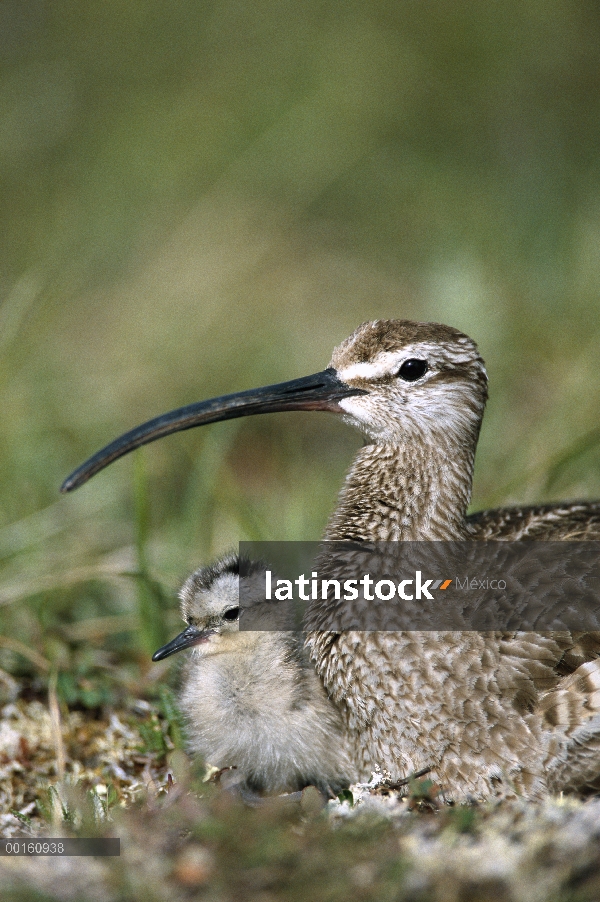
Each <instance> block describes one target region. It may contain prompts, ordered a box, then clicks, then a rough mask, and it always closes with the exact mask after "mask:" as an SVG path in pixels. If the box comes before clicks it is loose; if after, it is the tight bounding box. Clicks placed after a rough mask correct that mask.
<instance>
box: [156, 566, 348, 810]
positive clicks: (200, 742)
mask: <svg viewBox="0 0 600 902" xmlns="http://www.w3.org/2000/svg"><path fill="white" fill-rule="evenodd" d="M241 569H242V573H241V574H240V562H239V559H238V557H237V556H236V555H229V556H227V557H225V558H223V559H222V560H220V561H218V562H217V563H216V564H213V565H212V566H210V567H203V568H201V569H200V570H197V571H196V572H195V573H193V574H192V575H191V576H190V577H189V578H188V579H187V580H186V582H185V583H184V585H183V587H182V589H181V592H180V598H181V614H182V618H183V619H184V620H185V621H186V622H187V624H188V625H187V627H186V629H185V630H184V631H183V632H182V633H180V635H179V636H177V637H176V638H175V639H173V640H172V641H171V642H169V643H168V644H167V645H165V646H164V647H163V648H161V649H159V650H158V651H157V652H156V653H155V655H154V657H153V660H154V661H160V660H162V659H163V658H166V657H168V656H169V655H172V654H174V653H175V652H178V651H181V650H182V649H185V648H192V649H193V650H192V654H191V656H190V659H189V661H188V663H187V667H186V671H185V677H184V681H183V687H182V692H181V710H182V711H183V712H184V715H185V717H186V719H187V721H188V727H189V734H190V748H191V750H192V751H194V752H196V753H197V754H200V755H201V756H202V757H203V758H204V759H205V761H207V762H208V763H210V764H213V765H215V766H216V767H218V768H225V767H234V768H236V777H239V783H240V784H241V788H242V789H248V790H250V791H254V792H271V793H273V792H294V791H296V790H299V789H303V788H304V787H305V786H311V785H312V786H316V787H317V788H318V789H319V790H320V791H321V792H322V793H323V794H324V795H325V796H326V797H327V796H332V795H335V794H337V793H338V792H339V791H340V790H341V789H343V788H345V787H347V786H348V785H349V784H350V783H351V782H353V779H354V777H355V768H354V766H353V765H352V764H351V761H350V757H349V749H348V745H347V741H346V737H345V731H344V727H343V724H342V719H341V716H340V712H339V711H338V709H337V708H336V707H335V706H334V704H333V703H332V702H331V701H330V700H329V699H328V697H327V694H326V692H325V689H324V688H323V684H322V683H321V680H320V679H319V677H318V676H317V674H316V672H315V669H314V666H313V664H312V663H311V662H310V659H309V657H308V652H307V651H306V649H305V648H304V642H303V636H302V633H298V632H291V631H288V630H286V629H285V627H286V625H287V623H286V615H287V614H288V611H287V606H286V605H284V604H280V605H277V603H276V602H273V601H271V602H266V601H265V600H264V598H262V599H261V598H260V596H258V597H257V605H258V608H259V611H258V614H257V612H256V611H255V612H254V615H253V616H254V618H256V617H257V616H258V618H259V621H258V622H260V618H261V616H262V618H263V619H264V623H265V625H266V626H267V629H265V630H261V631H258V630H256V631H249V630H240V628H239V618H240V598H239V581H240V580H242V579H243V580H246V581H249V583H248V590H247V593H245V595H244V599H246V597H247V595H251V592H252V585H251V581H252V578H253V575H255V574H256V575H258V574H262V572H263V569H262V567H261V566H259V565H252V564H251V563H249V562H247V563H246V566H245V567H242V568H241ZM278 607H280V608H282V611H281V612H280V613H281V616H280V617H279V612H278V611H277V608H278ZM261 609H264V610H262V612H261ZM278 617H279V619H278ZM278 625H280V626H281V629H279V630H277V631H274V627H276V626H278Z"/></svg>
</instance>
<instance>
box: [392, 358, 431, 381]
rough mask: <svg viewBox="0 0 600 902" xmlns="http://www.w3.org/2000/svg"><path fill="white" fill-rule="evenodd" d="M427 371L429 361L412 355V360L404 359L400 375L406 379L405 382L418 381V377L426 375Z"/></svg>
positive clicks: (399, 371)
mask: <svg viewBox="0 0 600 902" xmlns="http://www.w3.org/2000/svg"><path fill="white" fill-rule="evenodd" d="M426 372H427V361H426V360H419V359H418V358H417V357H411V358H410V360H405V361H404V363H403V364H402V366H401V367H400V369H399V370H398V375H399V376H400V378H401V379H404V381H405V382H416V381H417V379H420V378H421V376H424V375H425V373H426Z"/></svg>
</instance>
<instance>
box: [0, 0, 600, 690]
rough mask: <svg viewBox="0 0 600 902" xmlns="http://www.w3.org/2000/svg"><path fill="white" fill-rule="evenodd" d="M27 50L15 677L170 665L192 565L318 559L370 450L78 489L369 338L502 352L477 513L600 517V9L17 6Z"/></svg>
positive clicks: (4, 534) (4, 490) (2, 531)
mask: <svg viewBox="0 0 600 902" xmlns="http://www.w3.org/2000/svg"><path fill="white" fill-rule="evenodd" d="M0 54H1V59H2V74H1V88H0V180H1V188H0V190H1V198H2V203H1V205H0V222H1V231H2V238H1V250H0V303H1V306H0V403H1V410H2V429H1V433H0V564H1V566H2V572H1V574H0V632H1V633H2V634H3V635H4V636H5V637H7V636H8V637H12V640H10V641H9V640H6V638H5V639H4V640H3V642H4V647H3V648H0V666H2V667H4V668H5V669H6V670H8V671H12V672H13V673H17V674H18V673H21V674H28V673H29V674H31V673H33V674H38V676H39V678H40V679H41V680H42V681H43V678H44V677H43V669H44V668H43V666H40V664H39V662H38V664H37V665H36V663H35V661H32V660H30V659H28V658H27V657H26V656H24V655H23V654H21V651H23V649H21V651H19V649H18V648H17V647H16V645H15V642H14V638H15V637H18V639H19V640H20V641H22V642H23V643H24V644H25V645H26V646H27V648H28V649H33V650H34V651H35V652H37V653H38V654H41V655H42V656H43V657H44V659H45V661H46V662H49V663H50V664H52V665H53V666H57V667H58V668H60V669H61V670H62V671H63V672H64V673H66V672H70V673H80V674H81V675H82V677H81V679H83V680H84V683H85V680H86V679H87V677H86V674H88V675H89V674H92V676H93V674H94V673H96V672H97V671H98V672H100V670H102V668H105V669H110V668H113V669H114V668H117V669H118V667H119V666H120V665H121V663H122V662H123V661H129V662H130V664H131V662H133V663H134V664H135V667H137V668H141V670H142V671H144V670H145V669H147V666H148V653H149V652H150V651H152V650H153V648H152V646H153V643H157V642H159V641H161V640H162V638H163V637H164V636H166V635H167V634H168V633H169V632H170V631H172V630H173V629H176V628H177V612H176V603H175V600H174V596H173V594H172V591H173V589H174V587H176V586H177V584H178V582H179V580H180V579H181V578H182V577H183V576H185V575H186V574H187V572H189V570H190V569H191V568H193V567H195V566H198V565H199V564H200V563H203V562H206V561H208V560H209V559H210V558H211V557H212V556H214V555H215V554H217V553H219V552H221V551H224V550H226V549H227V548H230V547H232V546H235V544H236V543H237V542H238V540H240V539H248V538H250V539H268V538H271V539H314V538H317V537H318V536H319V535H320V534H321V532H322V530H323V527H324V525H325V522H326V518H327V514H328V512H329V511H330V509H331V507H332V506H333V504H334V501H335V497H336V493H337V491H338V488H339V486H340V484H341V480H342V478H343V474H344V471H345V469H346V467H347V465H348V463H349V461H350V458H351V455H352V453H353V451H354V449H356V448H357V447H358V446H359V444H360V439H359V437H358V436H357V435H353V434H352V433H351V432H350V431H349V430H348V429H347V427H345V426H344V425H343V424H341V423H340V422H337V421H336V420H335V418H333V417H330V416H327V415H323V414H319V415H318V416H316V415H312V414H297V413H294V414H278V415H273V416H270V417H262V418H257V419H256V420H252V419H248V420H240V421H236V422H232V423H223V424H219V425H216V426H213V427H209V428H206V429H204V430H199V431H192V432H188V433H184V434H180V435H178V436H175V437H172V438H170V439H168V440H165V441H163V442H160V443H158V444H156V445H152V446H150V447H149V448H147V449H144V450H143V451H142V452H138V456H137V459H133V458H128V459H125V460H123V461H122V462H120V463H118V464H116V465H115V466H114V467H111V468H109V469H108V470H107V471H106V472H104V473H102V474H101V475H99V476H98V477H96V478H95V479H94V480H93V481H92V482H91V483H89V485H86V486H85V487H84V488H83V489H81V490H80V491H78V492H77V493H75V494H74V495H72V496H68V497H65V498H59V495H58V487H59V485H60V483H61V482H62V480H63V478H64V477H65V476H66V475H67V474H68V473H69V472H70V471H71V470H72V469H73V468H74V467H75V466H76V465H77V464H79V463H80V462H81V461H82V460H83V459H84V458H86V457H87V456H89V455H90V454H91V453H92V452H93V451H95V450H97V449H98V448H99V447H100V446H101V445H103V444H105V443H106V442H107V441H108V440H110V439H112V438H113V437H115V436H116V435H117V434H119V433H120V432H122V431H124V430H126V429H128V428H130V427H131V426H133V425H135V424H137V423H139V422H141V421H143V420H145V419H147V418H149V417H151V416H154V415H155V414H158V413H161V412H163V411H165V410H168V409H170V408H172V407H176V406H179V405H182V404H185V403H188V402H191V401H194V400H199V399H201V398H203V397H209V396H211V395H215V394H222V393H227V392H231V391H236V390H240V389H244V388H248V387H252V386H255V385H260V384H264V383H268V382H274V381H281V380H286V379H290V378H294V377H297V376H301V375H305V374H308V373H311V372H314V371H315V370H318V369H322V368H323V367H324V366H325V365H326V364H327V362H328V360H329V355H330V352H331V349H332V348H333V346H334V345H336V344H337V343H338V342H339V341H340V340H341V339H343V338H344V337H346V335H348V334H349V333H350V332H351V331H352V330H353V329H354V328H355V327H356V326H357V325H358V324H359V323H360V322H362V321H364V320H367V319H374V318H386V317H389V318H412V319H424V320H428V319H432V320H438V321H441V322H445V323H449V324H451V325H453V326H456V327H458V328H460V329H462V330H464V331H466V332H467V333H468V334H470V335H471V336H472V337H473V338H475V339H476V340H477V342H478V343H479V346H480V348H481V351H482V354H483V356H484V358H485V360H486V362H487V364H488V370H489V374H490V380H491V396H490V402H489V406H488V411H487V414H486V419H485V425H484V429H483V433H482V438H481V443H480V450H479V455H478V461H477V472H476V483H475V497H474V507H481V506H484V505H488V504H499V503H504V502H511V501H536V500H544V499H551V498H562V497H590V496H599V495H600V472H599V465H600V430H599V423H598V409H599V400H600V375H599V373H598V360H599V354H598V340H599V337H600V324H599V318H598V297H599V293H600V166H599V162H600V157H599V149H600V11H599V9H598V5H597V4H596V3H593V2H591V0H578V2H574V0H570V2H569V0H563V2H560V0H545V2H543V0H540V2H535V0H534V2H529V3H526V4H523V3H521V2H515V0H503V2H502V3H491V2H487V3H472V2H467V0H453V2H439V0H438V2H427V0H420V2H418V3H417V2H414V0H369V2H365V0H362V2H345V3H332V2H319V0H307V2H304V3H297V2H286V0H253V2H248V0H212V2H202V0H196V2H191V0H170V2H165V0H162V2H158V0H132V2H129V3H126V4H123V3H118V2H115V0H103V2H101V3H90V2H84V0H53V2H49V0H29V2H27V3H24V2H22V0H3V2H1V3H0ZM132 666H133V664H132ZM78 668H79V669H78ZM137 672H138V671H135V673H137ZM161 672H162V671H161ZM127 673H129V675H130V678H131V680H133V682H134V684H135V680H134V678H133V677H131V674H132V673H134V670H131V668H130V670H129V671H127ZM127 673H125V676H124V677H123V678H124V679H125V677H126V676H127ZM36 679H37V677H36ZM90 679H91V678H90ZM86 685H88V684H86ZM89 687H91V688H89ZM88 688H89V693H91V694H90V695H89V696H85V697H83V696H82V697H83V698H84V701H85V698H87V700H88V702H89V703H90V704H92V703H94V699H95V700H96V701H98V696H97V695H94V692H96V688H97V683H96V682H95V681H94V679H91V682H89V685H88ZM69 691H70V690H69V689H68V687H67V686H66V684H64V685H63V692H64V694H65V697H67V698H68V699H69V698H70V699H71V700H73V699H75V698H76V696H77V692H80V690H77V689H76V688H72V693H71V696H69ZM80 695H81V692H80ZM80 700H81V698H80Z"/></svg>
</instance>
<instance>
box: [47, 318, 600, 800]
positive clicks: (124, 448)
mask: <svg viewBox="0 0 600 902" xmlns="http://www.w3.org/2000/svg"><path fill="white" fill-rule="evenodd" d="M486 397H487V376H486V372H485V367H484V364H483V361H482V359H481V357H480V356H479V353H478V351H477V347H476V345H475V343H474V342H473V341H472V340H471V339H470V338H469V337H468V336H466V335H464V334H462V333H461V332H458V331H457V330H456V329H453V328H451V327H449V326H443V325H439V324H435V323H412V322H406V321H381V320H376V321H375V322H370V323H364V324H363V325H362V326H360V327H359V328H358V329H357V330H356V331H355V332H354V333H353V334H352V335H351V336H350V337H349V338H348V339H346V341H344V342H342V344H341V345H340V346H339V347H338V348H336V349H335V351H334V352H333V357H332V360H331V363H330V365H329V367H328V368H327V369H326V370H324V371H323V372H322V373H317V374H316V375H314V376H309V377H307V378H305V379H297V380H294V381H292V382H287V383H282V384H280V385H274V386H268V387H266V388H262V389H256V390H251V391H247V392H241V393H239V394H236V395H229V396H226V397H222V398H216V399H213V400H210V401H205V402H201V403H199V404H192V405H189V406H188V407H184V408H180V409H179V410H176V411H173V412H171V413H169V414H165V415H164V416H161V417H158V418H157V419H155V420H151V421H149V422H148V423H145V424H143V425H142V426H139V427H137V428H136V429H134V430H132V431H131V432H128V433H127V434H125V435H124V436H122V437H120V438H118V439H116V441H114V442H112V443H111V444H110V445H108V446H107V447H106V448H104V449H102V450H101V451H100V452H98V453H97V454H96V455H94V456H93V457H92V458H90V459H89V460H88V461H87V462H86V463H84V464H83V465H82V466H81V467H80V468H79V469H78V470H76V471H75V472H74V473H73V474H72V475H71V476H70V477H69V478H68V479H67V480H66V481H65V483H64V485H63V490H64V491H68V490H70V489H73V488H76V487H77V486H78V485H81V484H82V483H83V482H85V481H86V480H87V479H88V478H89V477H90V476H92V475H93V474H94V473H96V472H98V471H99V470H101V469H102V468H103V467H104V466H106V465H107V464H109V463H110V462H111V461H113V460H116V459H117V458H118V457H121V456H122V455H123V454H125V453H127V452H128V451H130V450H132V449H133V448H136V447H138V446H140V445H143V444H146V443H147V442H150V441H153V440H154V439H156V438H160V437H161V436H163V435H168V434H169V433H171V432H176V431H178V430H181V429H189V428H192V427H193V426H196V425H202V424H204V423H210V422H216V421H217V420H222V419H228V418H231V417H238V416H245V415H248V414H253V413H266V412H269V411H278V410H330V411H334V412H337V413H339V414H342V416H343V418H344V419H345V420H346V421H347V422H349V423H350V424H352V425H354V426H357V427H358V428H359V429H360V430H361V431H362V432H363V434H364V435H365V437H366V444H365V446H364V447H363V448H362V449H361V450H360V451H359V452H358V453H357V455H356V457H355V459H354V461H353V463H352V465H351V467H350V470H349V472H348V475H347V477H346V481H345V484H344V486H343V488H342V491H341V494H340V498H339V502H338V506H337V508H336V510H335V511H334V513H333V515H332V517H331V519H330V521H329V524H328V527H327V531H326V535H325V537H326V538H327V539H336V540H346V539H347V540H354V541H374V540H375V541H397V540H398V541H400V540H422V539H425V540H428V539H432V540H435V539H437V540H444V539H448V540H454V539H465V538H475V539H478V538H479V539H500V540H507V541H510V540H517V539H522V538H529V539H532V538H533V539H546V540H549V539H553V540H563V539H580V538H596V539H598V538H600V502H590V503H575V504H559V505H544V506H539V507H527V508H507V509H502V510H496V511H485V512H482V513H479V514H475V515H474V516H471V517H467V506H468V503H469V499H470V494H471V482H472V474H473V462H474V456H475V448H476V444H477V439H478V435H479V429H480V425H481V420H482V416H483V410H484V406H485V401H486ZM310 643H311V653H312V655H313V657H314V659H315V661H316V666H317V670H318V671H319V673H320V675H321V677H322V679H323V682H324V684H325V687H326V688H327V690H328V692H329V693H330V695H331V696H332V697H333V699H334V700H335V701H336V703H337V704H338V705H339V707H340V710H341V711H342V713H343V715H344V717H345V720H346V723H347V727H348V730H349V731H350V733H351V735H353V736H354V738H355V743H356V750H357V755H358V756H359V759H360V762H361V765H362V767H363V768H364V769H366V770H368V768H370V767H371V766H373V765H375V764H378V765H380V766H382V767H384V768H386V769H387V770H389V771H390V772H391V773H392V775H393V776H394V777H397V778H402V777H405V776H406V775H407V774H409V773H410V772H415V771H418V770H421V769H422V768H424V767H427V766H433V767H434V769H435V774H436V775H437V778H438V779H439V780H440V781H441V782H442V783H443V784H444V785H445V786H446V787H447V788H448V789H449V790H450V792H454V794H455V796H456V797H461V796H462V797H464V796H465V795H472V796H475V797H484V796H487V795H490V794H494V793H498V792H499V793H505V792H506V791H507V788H508V787H509V786H510V785H513V786H514V787H515V788H516V789H517V790H518V791H520V792H522V793H524V794H526V795H529V796H536V795H539V794H540V793H541V792H543V791H544V789H546V788H551V789H562V788H577V789H585V788H589V787H595V786H596V785H598V784H599V783H600V754H599V751H598V749H599V748H600V713H599V710H600V666H599V664H598V662H597V661H596V658H597V655H598V654H599V653H600V634H598V633H590V632H588V633H573V632H568V631H562V632H560V633H556V632H555V633H544V634H542V633H525V632H518V633H499V632H494V633H475V632H460V633H449V632H404V633H401V632H395V633H394V632H371V633H364V632H343V633H340V634H339V635H332V634H331V633H314V634H313V635H312V636H311V637H310Z"/></svg>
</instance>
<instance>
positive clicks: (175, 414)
mask: <svg viewBox="0 0 600 902" xmlns="http://www.w3.org/2000/svg"><path fill="white" fill-rule="evenodd" d="M362 394H365V392H364V391H362V390H361V389H358V388H351V387H350V386H349V385H346V384H345V383H344V382H341V381H340V379H338V376H337V373H336V371H335V370H334V369H332V368H329V369H326V370H323V371H322V372H321V373H315V374H314V375H313V376H305V377H304V378H303V379H292V380H291V381H290V382H280V383H278V384H277V385H267V386H265V387H264V388H253V389H250V390H249V391H242V392H237V393H236V394H234V395H224V396H223V397H220V398H211V399H210V400H209V401H199V402H198V403H197V404H188V405H187V406H186V407H179V408H177V410H172V411H171V412H170V413H164V414H162V416H159V417H155V419H153V420H148V422H147V423H142V425H141V426H136V427H135V429H132V430H131V431H130V432H126V433H125V434H124V435H121V436H120V437H119V438H117V439H115V440H114V442H111V443H110V444H109V445H106V447H105V448H102V449H101V450H100V451H98V452H97V453H96V454H94V455H93V457H90V458H89V460H86V461H85V463H83V464H82V465H81V466H80V467H78V468H77V469H76V470H75V471H74V472H73V473H71V475H70V476H68V477H67V478H66V479H65V481H64V482H63V484H62V486H61V489H60V490H61V492H70V491H72V490H73V489H76V488H78V487H79V486H80V485H83V483H84V482H87V481H88V479H90V477H92V476H94V475H95V474H96V473H98V472H99V471H100V470H103V469H104V467H107V466H108V465H109V464H111V463H112V462H113V461H114V460H118V459H119V457H123V455H124V454H128V453H129V452H130V451H133V450H134V448H139V447H140V446H141V445H147V444H148V443H149V442H154V441H156V439H159V438H162V437H163V436H165V435H170V434H171V433H172V432H181V431H183V430H184V429H193V428H194V426H204V425H205V424H207V423H217V422H219V421H220V420H231V419H234V418H236V417H247V416H251V415H252V414H257V413H276V412H278V411H283V410H331V411H336V410H339V406H338V403H339V401H341V399H342V398H348V397H350V396H351V395H362Z"/></svg>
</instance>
